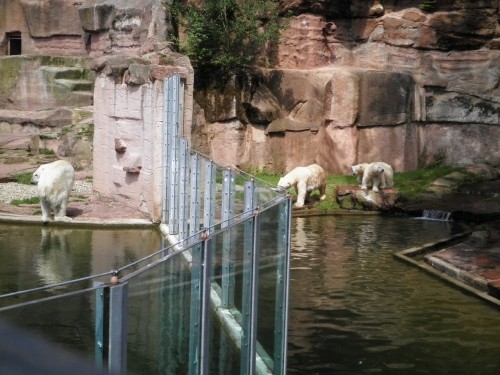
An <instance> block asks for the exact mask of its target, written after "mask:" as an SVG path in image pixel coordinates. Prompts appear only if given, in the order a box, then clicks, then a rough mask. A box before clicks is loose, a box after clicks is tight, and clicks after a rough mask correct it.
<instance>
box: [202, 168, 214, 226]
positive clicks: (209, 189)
mask: <svg viewBox="0 0 500 375" xmlns="http://www.w3.org/2000/svg"><path fill="white" fill-rule="evenodd" d="M215 173H216V165H215V164H214V163H213V162H211V161H207V162H206V164H205V191H204V193H205V199H204V201H205V203H204V205H203V209H204V215H203V225H204V227H205V228H211V227H212V225H213V224H214V221H215V186H216V183H217V181H216V175H215Z"/></svg>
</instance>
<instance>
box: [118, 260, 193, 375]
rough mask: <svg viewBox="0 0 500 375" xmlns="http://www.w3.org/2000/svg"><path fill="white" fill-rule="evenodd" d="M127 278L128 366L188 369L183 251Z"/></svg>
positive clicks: (144, 370)
mask: <svg viewBox="0 0 500 375" xmlns="http://www.w3.org/2000/svg"><path fill="white" fill-rule="evenodd" d="M128 282H129V299H128V317H127V319H128V322H127V325H128V347H127V362H128V365H127V366H128V370H129V371H130V372H131V373H134V374H137V375H141V374H145V375H146V374H156V373H158V374H160V373H163V374H186V373H188V371H187V369H189V337H190V305H191V282H192V279H191V270H190V268H189V267H188V265H187V261H186V260H185V259H184V256H183V254H182V253H181V254H178V255H176V256H174V257H172V258H170V259H168V260H166V261H164V262H163V263H160V264H158V265H156V266H155V267H151V269H149V270H147V271H145V272H143V273H140V274H139V275H137V276H134V277H132V278H131V279H130V280H129V281H128Z"/></svg>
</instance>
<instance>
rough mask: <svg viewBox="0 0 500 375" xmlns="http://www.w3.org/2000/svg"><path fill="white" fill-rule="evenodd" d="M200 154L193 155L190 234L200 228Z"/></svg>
mask: <svg viewBox="0 0 500 375" xmlns="http://www.w3.org/2000/svg"><path fill="white" fill-rule="evenodd" d="M200 170H201V160H200V155H198V154H196V153H195V154H193V155H191V194H190V202H189V235H190V236H193V235H194V234H195V233H196V232H198V231H199V230H200V209H201V207H200Z"/></svg>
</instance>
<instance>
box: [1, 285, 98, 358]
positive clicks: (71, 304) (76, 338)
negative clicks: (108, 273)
mask: <svg viewBox="0 0 500 375" xmlns="http://www.w3.org/2000/svg"><path fill="white" fill-rule="evenodd" d="M0 320H1V321H2V322H3V323H6V324H8V325H11V326H13V327H15V328H19V329H20V330H21V331H22V332H26V333H29V334H31V335H33V336H35V337H38V338H41V339H43V340H44V341H46V342H47V344H53V345H54V346H56V347H60V348H64V350H68V351H70V352H73V353H74V354H76V355H77V356H79V357H81V358H83V359H85V360H88V361H89V363H92V364H94V363H95V350H96V340H95V321H96V291H95V290H93V289H90V290H85V291H78V292H73V293H72V294H70V295H64V296H57V297H54V298H49V299H44V300H39V301H37V302H32V303H29V304H24V305H17V306H15V307H13V308H11V309H7V310H3V311H0ZM2 339H4V338H2ZM19 350H23V348H19Z"/></svg>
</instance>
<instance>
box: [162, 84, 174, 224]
mask: <svg viewBox="0 0 500 375" xmlns="http://www.w3.org/2000/svg"><path fill="white" fill-rule="evenodd" d="M170 84H171V81H170V80H169V79H168V78H166V79H165V80H164V81H163V181H164V185H163V214H162V221H163V222H165V221H166V220H167V219H168V216H169V209H170V200H169V193H168V191H169V190H170V159H171V157H172V156H171V147H170V143H171V139H170V138H171V137H170V131H169V129H170V123H171V121H170V118H169V116H170V112H171V111H170V92H171V90H170Z"/></svg>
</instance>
